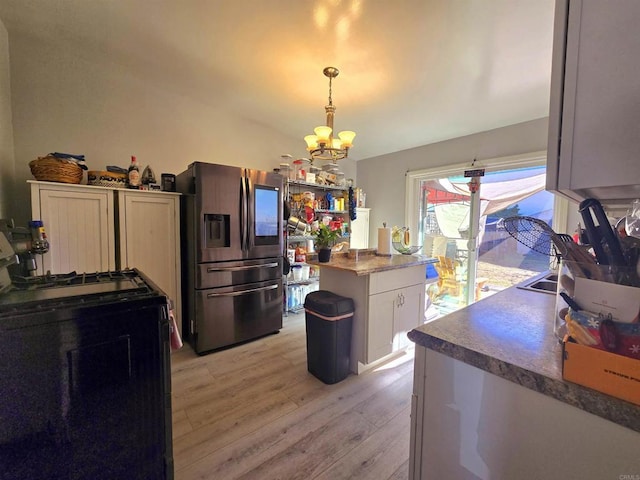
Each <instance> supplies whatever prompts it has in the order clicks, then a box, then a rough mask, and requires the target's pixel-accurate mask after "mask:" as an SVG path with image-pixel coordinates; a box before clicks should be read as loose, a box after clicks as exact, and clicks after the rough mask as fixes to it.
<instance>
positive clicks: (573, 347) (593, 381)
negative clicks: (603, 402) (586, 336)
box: [562, 336, 640, 405]
mask: <svg viewBox="0 0 640 480" xmlns="http://www.w3.org/2000/svg"><path fill="white" fill-rule="evenodd" d="M562 347H563V352H562V353H563V355H562V358H563V362H562V378H563V379H565V380H568V381H569V382H573V383H578V384H580V385H584V386H585V387H589V388H593V389H594V390H598V391H599V392H603V393H606V394H608V395H611V396H613V397H617V398H621V399H623V400H626V401H628V402H631V403H635V404H636V405H640V360H637V359H634V358H629V357H625V356H623V355H617V354H615V353H610V352H605V351H604V350H599V349H597V348H592V347H587V346H584V345H580V344H578V343H575V342H574V341H573V339H571V338H570V337H569V336H566V337H565V338H564V341H563V342H562Z"/></svg>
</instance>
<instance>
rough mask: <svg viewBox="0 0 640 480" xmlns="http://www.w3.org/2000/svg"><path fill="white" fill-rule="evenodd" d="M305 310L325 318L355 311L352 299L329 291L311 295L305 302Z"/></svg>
mask: <svg viewBox="0 0 640 480" xmlns="http://www.w3.org/2000/svg"><path fill="white" fill-rule="evenodd" d="M304 308H306V309H307V310H311V311H313V312H316V313H319V314H320V315H324V316H325V317H335V316H338V315H345V314H347V313H353V312H354V310H355V308H354V305H353V299H352V298H349V297H342V296H340V295H338V294H336V293H333V292H329V291H328V290H317V291H315V292H311V293H309V294H308V295H307V296H306V298H305V300H304Z"/></svg>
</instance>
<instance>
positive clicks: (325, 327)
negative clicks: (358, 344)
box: [304, 290, 355, 385]
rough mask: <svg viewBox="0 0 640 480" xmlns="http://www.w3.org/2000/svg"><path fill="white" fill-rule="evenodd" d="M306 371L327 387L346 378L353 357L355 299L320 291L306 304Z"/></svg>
mask: <svg viewBox="0 0 640 480" xmlns="http://www.w3.org/2000/svg"><path fill="white" fill-rule="evenodd" d="M304 307H305V312H306V314H305V323H306V331H307V370H308V371H309V373H311V374H312V375H314V376H315V377H317V378H318V379H320V380H322V381H323V382H324V383H326V384H329V385H331V384H334V383H337V382H340V381H342V380H344V379H345V378H347V376H348V375H349V362H350V358H351V355H350V354H351V328H352V324H353V314H354V312H355V309H354V303H353V299H351V298H348V297H342V296H340V295H337V294H335V293H332V292H329V291H326V290H318V291H316V292H312V293H309V294H308V295H307V296H306V298H305V302H304Z"/></svg>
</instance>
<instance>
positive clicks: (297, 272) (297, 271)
mask: <svg viewBox="0 0 640 480" xmlns="http://www.w3.org/2000/svg"><path fill="white" fill-rule="evenodd" d="M291 272H292V274H293V281H294V282H299V281H300V280H302V265H292V266H291Z"/></svg>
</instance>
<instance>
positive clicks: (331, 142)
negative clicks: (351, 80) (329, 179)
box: [304, 67, 356, 161]
mask: <svg viewBox="0 0 640 480" xmlns="http://www.w3.org/2000/svg"><path fill="white" fill-rule="evenodd" d="M322 73H324V76H325V77H328V78H329V104H328V105H325V107H324V110H325V112H326V113H327V124H326V125H322V126H320V127H316V128H314V129H313V131H314V132H315V135H307V136H306V137H304V141H305V142H307V150H308V151H309V154H310V155H311V160H331V161H335V160H340V159H341V158H346V157H347V156H349V149H350V148H351V147H352V146H353V139H354V137H355V136H356V133H355V132H352V131H350V130H345V131H342V132H340V133H338V138H333V117H334V114H335V113H336V107H334V106H333V102H332V101H331V81H332V80H333V79H334V78H336V77H337V76H338V74H339V73H340V72H339V71H338V69H337V68H335V67H326V68H325V69H324V70H322Z"/></svg>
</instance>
